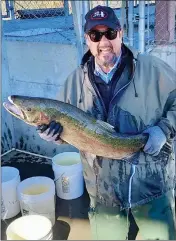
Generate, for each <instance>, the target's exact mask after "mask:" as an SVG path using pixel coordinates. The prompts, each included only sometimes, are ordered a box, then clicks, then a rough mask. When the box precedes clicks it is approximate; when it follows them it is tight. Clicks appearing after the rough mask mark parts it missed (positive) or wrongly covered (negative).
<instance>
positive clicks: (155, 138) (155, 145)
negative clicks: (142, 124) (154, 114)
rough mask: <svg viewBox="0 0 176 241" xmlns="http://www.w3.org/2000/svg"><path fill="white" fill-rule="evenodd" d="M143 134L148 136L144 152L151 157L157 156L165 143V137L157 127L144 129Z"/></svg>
mask: <svg viewBox="0 0 176 241" xmlns="http://www.w3.org/2000/svg"><path fill="white" fill-rule="evenodd" d="M143 133H144V134H146V133H147V134H149V138H148V141H147V143H146V145H145V147H144V152H145V153H147V154H150V155H152V156H157V155H158V154H159V152H160V150H161V148H162V147H163V146H164V144H165V143H166V136H165V134H164V132H163V131H162V130H161V128H160V127H159V126H153V127H150V128H148V129H146V130H145V131H144V132H143Z"/></svg>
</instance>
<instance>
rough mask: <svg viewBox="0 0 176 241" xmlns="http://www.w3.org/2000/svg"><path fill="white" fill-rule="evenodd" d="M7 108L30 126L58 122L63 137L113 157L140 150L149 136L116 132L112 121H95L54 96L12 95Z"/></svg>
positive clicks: (119, 157)
mask: <svg viewBox="0 0 176 241" xmlns="http://www.w3.org/2000/svg"><path fill="white" fill-rule="evenodd" d="M8 100H9V102H5V103H3V105H4V107H5V109H6V110H7V111H8V112H10V113H11V114H12V115H14V116H15V117H17V118H19V119H20V120H22V121H24V122H26V123H27V124H29V125H33V126H38V125H42V124H49V123H50V122H51V121H53V120H54V121H56V122H59V123H60V124H61V125H62V126H63V132H62V133H61V136H60V137H61V138H62V140H64V141H66V142H67V143H69V144H71V145H73V146H75V147H76V148H77V149H79V150H81V151H85V152H89V153H92V154H95V155H97V156H103V157H107V158H111V159H123V158H126V157H129V156H131V155H132V154H133V153H135V152H137V151H139V150H140V149H141V148H142V147H143V146H144V145H145V143H146V141H147V137H146V136H144V135H142V134H139V135H126V134H120V133H117V132H116V131H115V130H114V127H113V126H111V125H110V124H108V123H106V122H103V121H100V120H96V119H95V118H93V117H92V116H91V115H89V114H88V113H86V112H84V111H82V110H81V109H78V108H77V107H75V106H73V105H70V104H67V103H64V102H61V101H57V100H52V99H45V98H38V97H27V96H16V95H14V96H10V97H9V98H8Z"/></svg>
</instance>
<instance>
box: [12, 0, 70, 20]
mask: <svg viewBox="0 0 176 241" xmlns="http://www.w3.org/2000/svg"><path fill="white" fill-rule="evenodd" d="M67 4H68V2H66V1H65V2H64V1H15V4H14V11H15V15H16V18H17V19H18V18H20V19H32V18H46V17H55V16H65V15H68V14H69V8H68V5H67Z"/></svg>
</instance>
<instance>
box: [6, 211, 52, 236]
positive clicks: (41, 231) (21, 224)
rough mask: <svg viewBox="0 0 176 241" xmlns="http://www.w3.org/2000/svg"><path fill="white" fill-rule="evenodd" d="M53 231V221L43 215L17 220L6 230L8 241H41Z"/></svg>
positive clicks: (28, 216)
mask: <svg viewBox="0 0 176 241" xmlns="http://www.w3.org/2000/svg"><path fill="white" fill-rule="evenodd" d="M51 231H52V223H51V221H50V220H49V219H48V218H46V217H44V216H41V215H27V216H22V217H20V218H17V219H16V220H15V221H13V222H12V223H11V224H10V225H9V226H8V227H7V230H6V235H7V239H8V240H41V239H44V238H45V237H46V236H47V235H48V234H49V233H50V232H51Z"/></svg>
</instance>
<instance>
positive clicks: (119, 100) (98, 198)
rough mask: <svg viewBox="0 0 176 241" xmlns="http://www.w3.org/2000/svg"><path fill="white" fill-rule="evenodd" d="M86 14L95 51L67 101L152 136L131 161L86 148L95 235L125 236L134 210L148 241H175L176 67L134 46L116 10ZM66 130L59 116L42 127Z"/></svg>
mask: <svg viewBox="0 0 176 241" xmlns="http://www.w3.org/2000/svg"><path fill="white" fill-rule="evenodd" d="M85 19H86V23H85V28H84V30H85V39H86V43H87V46H88V48H89V51H88V52H87V53H86V54H85V55H84V57H83V60H82V64H81V66H79V67H78V68H77V69H76V70H75V71H74V72H73V73H72V74H71V75H70V76H69V77H68V79H67V80H66V82H65V86H64V91H63V93H62V94H60V95H59V99H60V100H62V101H65V102H67V103H70V104H72V105H74V106H77V107H78V108H80V109H82V110H84V111H85V112H88V113H90V114H91V115H92V116H94V117H95V118H97V119H100V120H103V121H106V122H108V123H109V124H111V125H113V126H114V127H115V129H116V131H117V132H120V133H126V134H129V135H130V134H138V133H144V134H145V135H148V141H147V143H146V145H145V147H144V149H143V150H141V151H140V152H139V153H135V154H134V155H133V156H132V157H130V158H126V159H123V160H112V159H107V158H104V157H100V156H95V155H93V154H90V153H86V152H82V151H80V155H81V158H82V163H83V167H84V178H85V182H86V187H87V190H88V193H89V196H90V200H91V204H90V212H89V219H90V224H91V230H92V234H93V239H105V240H107V239H110V240H125V239H126V238H127V234H128V229H129V219H128V217H129V213H130V214H132V215H133V217H134V219H135V221H136V223H137V225H138V227H139V232H140V235H141V237H142V239H143V240H146V239H163V240H164V239H165V240H168V239H169V240H171V239H172V240H175V238H176V234H175V233H176V232H175V230H176V229H175V214H174V176H175V161H174V153H173V138H174V136H175V133H176V89H175V88H176V82H175V72H174V71H173V70H172V69H171V68H170V67H169V66H168V65H167V64H165V63H164V62H163V61H161V60H159V59H158V58H156V57H152V56H149V55H145V54H137V53H135V52H132V51H131V50H130V49H129V48H128V47H126V46H125V45H124V44H123V42H122V38H123V32H122V29H121V26H120V23H119V20H118V19H117V17H116V15H115V13H114V11H113V10H112V9H111V8H109V7H103V6H97V7H95V8H93V9H92V10H90V11H89V12H88V13H87V14H86V16H85ZM62 130H63V128H62V126H61V125H60V124H59V123H55V122H52V123H50V125H49V126H40V127H39V130H38V133H39V135H40V136H41V137H42V138H43V139H45V140H48V141H54V142H55V143H62V140H61V139H60V138H59V136H60V133H61V132H62ZM92 144H93V140H92Z"/></svg>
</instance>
